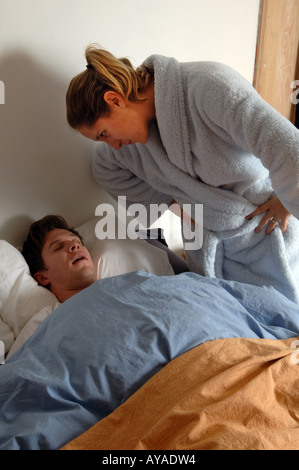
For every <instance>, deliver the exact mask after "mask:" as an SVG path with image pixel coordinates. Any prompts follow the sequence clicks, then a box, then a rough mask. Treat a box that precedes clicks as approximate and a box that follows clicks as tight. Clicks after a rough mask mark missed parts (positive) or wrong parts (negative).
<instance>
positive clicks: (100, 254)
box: [0, 221, 299, 451]
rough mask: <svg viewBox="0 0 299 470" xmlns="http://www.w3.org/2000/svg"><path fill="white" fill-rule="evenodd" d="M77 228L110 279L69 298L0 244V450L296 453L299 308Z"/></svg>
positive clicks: (160, 252) (148, 247) (268, 291)
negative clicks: (0, 347)
mask: <svg viewBox="0 0 299 470" xmlns="http://www.w3.org/2000/svg"><path fill="white" fill-rule="evenodd" d="M78 230H79V231H80V233H81V234H82V235H83V238H84V239H85V242H86V245H87V246H88V248H89V250H90V252H91V254H92V256H93V258H94V260H95V261H96V262H97V264H98V266H100V269H101V270H102V271H101V272H102V274H103V273H104V274H103V275H102V276H100V277H101V278H100V279H99V280H98V281H97V282H95V283H94V284H93V285H91V286H90V287H88V288H87V289H85V290H83V291H82V292H80V293H79V294H77V295H75V296H73V297H71V298H70V299H68V300H67V301H66V302H64V303H62V304H59V303H57V299H56V297H55V296H53V295H52V294H51V292H49V291H48V290H47V289H44V288H42V287H41V286H38V285H37V284H36V283H35V281H34V280H33V279H32V277H31V276H30V274H29V270H28V267H27V265H26V263H25V260H24V259H23V257H22V255H21V253H20V252H19V251H18V250H17V249H16V248H14V247H13V246H12V245H10V244H9V243H7V242H5V241H4V240H2V241H1V242H0V256H1V259H2V263H1V269H0V271H1V272H0V275H1V278H0V280H1V282H0V308H1V310H0V314H1V323H0V333H1V340H2V341H3V344H4V345H5V358H4V359H5V360H4V361H3V362H4V363H3V364H2V365H1V366H0V396H1V399H0V449H1V450H29V449H30V450H48V449H49V450H56V449H62V450H65V451H66V450H185V451H187V450H200V449H211V450H216V449H217V450H220V449H221V450H226V449H236V450H237V449H238V450H239V449H240V450H245V449H259V450H261V449H267V450H270V449H298V448H299V399H298V398H299V396H298V393H299V392H298V384H299V351H298V349H297V348H298V346H299V337H298V335H299V307H298V305H297V304H295V303H293V302H291V301H290V300H288V299H287V298H286V297H284V296H283V295H282V294H281V293H279V292H277V291H276V290H275V289H273V288H271V287H255V286H251V285H247V284H243V283H238V282H229V281H225V280H221V279H213V278H204V277H202V276H200V275H198V274H195V273H191V272H188V270H186V269H184V268H181V267H180V269H178V270H177V271H176V269H175V267H174V264H172V263H171V262H170V257H169V254H168V252H167V250H165V249H161V247H159V248H158V247H156V246H152V244H151V243H147V242H146V241H145V240H137V241H136V240H135V241H123V243H120V244H119V241H115V243H114V244H109V243H108V244H106V245H105V243H103V241H101V243H99V241H98V240H95V239H94V238H93V236H92V238H90V237H91V234H93V233H94V221H91V223H88V224H84V226H82V227H79V228H78ZM124 244H126V248H125V245H124ZM129 245H130V247H129ZM118 246H120V249H119V250H118ZM104 248H105V249H104ZM124 248H125V249H124ZM130 250H132V251H131V252H130ZM153 250H155V251H153ZM154 254H155V255H154ZM105 256H107V257H109V260H110V261H111V258H112V260H113V259H114V260H115V262H114V263H113V262H111V263H108V262H107V263H105ZM113 257H114V258H113ZM107 259H108V258H107ZM132 259H133V260H134V263H132ZM108 266H110V267H111V270H110V272H109V267H108ZM119 269H121V270H122V271H121V272H120V271H119ZM105 270H106V271H105ZM104 271H105V272H104Z"/></svg>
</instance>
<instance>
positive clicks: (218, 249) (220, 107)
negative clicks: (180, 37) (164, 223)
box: [67, 46, 299, 302]
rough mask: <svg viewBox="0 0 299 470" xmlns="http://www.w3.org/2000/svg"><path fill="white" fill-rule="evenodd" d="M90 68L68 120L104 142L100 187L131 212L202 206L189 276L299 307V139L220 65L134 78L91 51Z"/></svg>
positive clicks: (184, 66) (74, 88)
mask: <svg viewBox="0 0 299 470" xmlns="http://www.w3.org/2000/svg"><path fill="white" fill-rule="evenodd" d="M86 59H87V69H86V70H85V71H84V72H82V73H81V74H80V75H78V76H77V77H75V78H74V79H73V80H72V81H71V83H70V86H69V89H68V92H67V117H68V122H69V124H70V125H71V126H72V127H73V128H75V129H77V130H78V131H79V132H80V133H81V134H82V135H83V136H85V137H87V138H90V139H93V140H96V141H99V142H101V143H99V144H98V146H97V148H96V153H95V157H94V161H93V173H94V177H95V179H96V180H97V181H98V182H99V183H100V184H101V185H102V186H103V187H105V188H106V189H107V191H108V192H109V193H110V194H112V195H113V196H114V197H116V196H120V195H123V196H126V198H127V203H128V204H131V203H136V202H138V203H142V204H144V205H145V206H146V207H147V208H148V207H149V206H150V204H161V203H166V204H167V205H170V204H171V203H172V202H173V200H175V201H177V203H178V204H179V205H180V206H181V207H182V206H183V204H191V205H192V206H193V207H194V206H195V205H196V204H203V225H204V227H203V245H202V247H201V249H198V250H189V251H187V252H186V255H187V259H188V263H189V267H190V269H191V270H193V271H196V272H198V273H200V274H203V275H207V276H216V277H223V278H225V279H232V280H238V281H243V282H248V283H252V284H257V285H272V286H274V287H276V288H277V289H278V290H280V291H281V292H283V293H284V294H285V295H286V296H288V297H290V298H291V299H292V300H294V301H296V302H298V301H299V295H298V285H297V278H298V277H299V263H298V260H299V246H298V245H299V243H298V242H297V234H298V226H299V223H298V220H297V217H299V202H298V201H299V197H298V196H299V187H298V180H299V179H298V175H299V132H298V130H297V129H296V128H295V127H294V126H293V125H292V124H291V123H290V122H289V121H287V120H286V119H285V118H283V117H282V116H281V115H280V114H279V113H278V112H276V111H275V110H274V109H273V108H271V107H270V106H269V105H268V104H267V103H265V102H264V101H263V100H262V99H261V98H260V96H259V95H258V94H257V92H256V91H255V90H254V89H253V87H252V86H251V85H250V84H249V83H248V82H247V81H246V80H245V79H243V78H242V77H241V76H240V75H239V74H238V73H236V72H235V71H233V70H232V69H231V68H229V67H227V66H225V65H223V64H219V63H214V62H192V63H179V62H177V61H176V60H175V59H173V58H167V57H163V56H159V55H154V56H151V57H149V58H148V59H147V60H146V61H145V62H144V63H143V65H142V66H141V67H139V68H137V69H136V70H135V69H134V68H133V66H132V65H131V63H130V62H129V61H128V60H127V59H117V58H115V57H114V56H113V55H112V54H110V53H109V52H107V51H104V50H101V49H98V48H97V47H95V46H90V47H88V48H87V50H86ZM107 144H108V145H107ZM291 214H293V216H291ZM294 216H295V217H294ZM256 220H258V221H257V222H256ZM287 228H288V230H287ZM264 229H265V230H264Z"/></svg>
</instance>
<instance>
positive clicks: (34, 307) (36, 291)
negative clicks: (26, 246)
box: [0, 240, 57, 352]
mask: <svg viewBox="0 0 299 470" xmlns="http://www.w3.org/2000/svg"><path fill="white" fill-rule="evenodd" d="M0 260H1V264H0V339H1V340H2V341H3V342H4V344H5V352H7V351H8V350H9V349H10V347H11V345H12V343H13V341H14V340H15V338H16V337H17V336H18V334H19V333H20V331H21V329H22V328H23V327H24V325H25V324H26V323H27V322H28V321H29V320H30V319H31V318H32V317H33V315H35V314H36V313H37V312H39V311H40V310H41V309H42V308H43V307H45V306H47V307H49V308H50V309H52V310H53V309H54V308H55V306H56V304H57V298H56V296H55V295H54V294H52V292H50V291H49V290H48V289H46V288H45V287H41V286H39V285H38V284H37V282H36V281H35V280H34V279H33V277H32V276H31V274H30V272H29V267H28V265H27V263H26V261H25V259H24V257H23V255H22V254H21V253H20V252H19V251H18V250H17V249H16V248H14V247H13V246H12V245H10V244H9V243H8V242H6V241H5V240H0Z"/></svg>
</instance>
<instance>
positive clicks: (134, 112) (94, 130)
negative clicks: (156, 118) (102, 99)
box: [77, 92, 151, 150]
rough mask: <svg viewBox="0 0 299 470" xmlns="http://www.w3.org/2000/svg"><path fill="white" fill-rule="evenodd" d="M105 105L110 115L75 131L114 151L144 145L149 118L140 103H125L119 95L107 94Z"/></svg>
mask: <svg viewBox="0 0 299 470" xmlns="http://www.w3.org/2000/svg"><path fill="white" fill-rule="evenodd" d="M108 93H109V95H108V99H107V103H108V105H109V109H110V114H109V115H108V116H106V117H100V118H98V119H97V121H96V122H95V123H94V124H93V125H92V126H90V127H86V126H80V127H79V128H78V129H77V130H78V131H79V132H80V134H82V135H83V136H84V137H87V138H88V139H92V140H96V141H99V142H106V143H107V144H109V145H110V146H111V147H113V148H114V149H115V150H119V149H120V148H121V147H122V146H123V145H131V144H136V143H137V142H139V143H141V144H146V142H147V140H148V127H149V122H150V120H151V118H150V117H149V113H148V112H146V107H145V106H142V104H143V102H141V103H133V102H131V101H125V100H124V99H123V98H122V97H121V96H120V95H118V94H117V93H114V92H108Z"/></svg>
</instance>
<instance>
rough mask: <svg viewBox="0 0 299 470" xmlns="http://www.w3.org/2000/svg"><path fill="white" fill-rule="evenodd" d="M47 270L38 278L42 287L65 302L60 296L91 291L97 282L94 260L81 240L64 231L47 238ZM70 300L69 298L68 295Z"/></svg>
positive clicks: (45, 263) (36, 277)
mask: <svg viewBox="0 0 299 470" xmlns="http://www.w3.org/2000/svg"><path fill="white" fill-rule="evenodd" d="M41 255H42V259H43V262H44V266H45V269H44V270H43V271H40V272H38V273H36V274H35V275H34V277H35V279H36V280H37V281H38V282H39V284H41V285H43V286H48V287H49V288H50V290H51V291H52V292H53V293H54V294H55V295H56V296H57V297H58V299H59V300H60V301H63V300H65V294H63V300H61V295H60V293H71V295H73V294H74V293H76V291H79V290H82V289H84V288H85V287H88V286H89V285H90V284H92V283H93V282H94V281H95V280H96V271H95V267H94V264H93V261H92V259H91V256H90V254H89V252H88V250H87V248H86V247H85V246H83V245H82V242H81V240H80V238H79V237H78V236H77V235H75V234H73V233H72V232H69V231H68V230H63V229H54V230H52V231H51V232H49V233H48V234H47V235H46V238H45V241H44V246H43V248H42V252H41ZM68 297H69V295H68Z"/></svg>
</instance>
